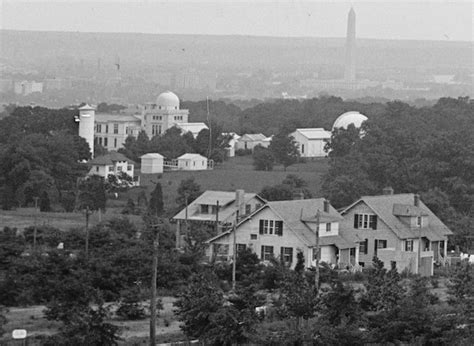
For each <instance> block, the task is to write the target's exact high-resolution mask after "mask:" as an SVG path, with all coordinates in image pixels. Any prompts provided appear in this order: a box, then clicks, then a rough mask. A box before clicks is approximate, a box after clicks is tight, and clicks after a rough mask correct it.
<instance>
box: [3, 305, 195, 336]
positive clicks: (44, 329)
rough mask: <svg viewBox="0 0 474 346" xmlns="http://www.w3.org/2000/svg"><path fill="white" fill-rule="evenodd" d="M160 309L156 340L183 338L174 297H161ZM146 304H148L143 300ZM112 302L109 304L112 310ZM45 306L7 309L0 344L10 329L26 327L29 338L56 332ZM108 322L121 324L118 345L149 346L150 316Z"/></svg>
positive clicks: (57, 324)
mask: <svg viewBox="0 0 474 346" xmlns="http://www.w3.org/2000/svg"><path fill="white" fill-rule="evenodd" d="M161 300H162V303H163V310H160V311H159V316H158V318H157V326H156V334H157V341H158V342H168V341H176V340H185V339H186V337H185V336H184V335H183V334H182V332H181V330H180V328H179V322H178V321H177V320H176V317H175V316H174V312H173V310H174V307H173V302H174V301H175V298H173V297H162V298H161ZM145 305H147V304H146V303H145ZM114 308H115V305H112V306H111V310H112V311H113V310H114ZM44 309H45V307H44V306H43V305H35V306H30V307H21V308H9V310H8V313H7V314H6V317H7V319H8V322H7V324H6V326H5V327H4V329H5V331H6V333H5V335H4V337H3V338H0V345H2V344H3V343H2V342H4V341H7V340H10V336H11V332H12V331H13V330H14V329H26V330H27V332H28V335H29V336H30V337H37V336H40V335H42V336H48V335H52V334H54V333H56V332H57V331H58V327H59V326H60V324H59V323H58V322H54V321H48V320H46V318H45V317H44V315H43V311H44ZM109 322H111V323H112V324H114V325H116V326H118V327H120V331H121V332H120V337H121V338H122V340H121V342H120V344H121V345H131V344H133V345H148V343H149V341H148V337H149V335H150V320H149V318H146V319H143V320H139V321H126V320H119V319H116V318H114V319H112V320H110V321H109Z"/></svg>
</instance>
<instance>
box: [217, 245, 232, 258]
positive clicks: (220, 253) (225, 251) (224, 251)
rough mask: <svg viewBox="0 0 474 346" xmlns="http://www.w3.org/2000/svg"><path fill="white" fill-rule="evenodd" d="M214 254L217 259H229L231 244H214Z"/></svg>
mask: <svg viewBox="0 0 474 346" xmlns="http://www.w3.org/2000/svg"><path fill="white" fill-rule="evenodd" d="M214 254H215V255H216V258H219V257H221V258H222V257H224V258H225V257H227V256H228V255H229V244H214Z"/></svg>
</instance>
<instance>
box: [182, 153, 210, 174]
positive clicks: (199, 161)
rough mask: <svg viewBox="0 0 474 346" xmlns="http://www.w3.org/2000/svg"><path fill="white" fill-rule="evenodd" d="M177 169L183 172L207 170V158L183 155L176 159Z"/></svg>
mask: <svg viewBox="0 0 474 346" xmlns="http://www.w3.org/2000/svg"><path fill="white" fill-rule="evenodd" d="M177 161H178V169H181V170H184V171H202V170H206V169H207V158H206V157H204V156H202V155H199V154H190V153H187V154H184V155H181V156H180V157H178V159H177Z"/></svg>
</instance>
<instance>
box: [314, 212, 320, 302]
mask: <svg viewBox="0 0 474 346" xmlns="http://www.w3.org/2000/svg"><path fill="white" fill-rule="evenodd" d="M320 219H321V215H320V211H319V209H318V211H317V212H316V232H315V238H316V239H315V246H314V251H315V255H316V256H315V257H316V270H315V275H314V286H315V288H316V296H318V295H319V222H320Z"/></svg>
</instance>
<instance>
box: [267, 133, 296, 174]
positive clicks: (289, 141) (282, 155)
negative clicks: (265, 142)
mask: <svg viewBox="0 0 474 346" xmlns="http://www.w3.org/2000/svg"><path fill="white" fill-rule="evenodd" d="M268 149H270V151H271V152H272V153H273V156H274V157H275V160H276V161H277V162H278V163H280V164H282V165H283V168H284V170H285V171H286V168H287V167H288V166H291V165H292V164H295V163H296V162H298V159H299V157H300V156H301V154H300V152H299V150H298V144H297V143H296V141H295V139H294V138H293V136H289V135H288V133H287V132H286V131H280V132H278V133H277V134H276V135H274V136H273V138H272V141H271V142H270V146H269V147H268Z"/></svg>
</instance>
